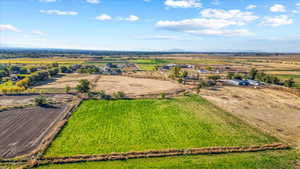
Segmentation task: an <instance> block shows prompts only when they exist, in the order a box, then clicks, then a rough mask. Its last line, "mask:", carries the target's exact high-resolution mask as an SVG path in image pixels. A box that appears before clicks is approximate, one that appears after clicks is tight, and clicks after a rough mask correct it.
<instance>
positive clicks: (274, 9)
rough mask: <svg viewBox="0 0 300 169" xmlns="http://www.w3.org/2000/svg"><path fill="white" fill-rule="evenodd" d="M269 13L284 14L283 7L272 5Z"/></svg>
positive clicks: (284, 9)
mask: <svg viewBox="0 0 300 169" xmlns="http://www.w3.org/2000/svg"><path fill="white" fill-rule="evenodd" d="M270 11H271V12H286V8H285V6H283V5H281V4H274V5H273V6H271V7H270Z"/></svg>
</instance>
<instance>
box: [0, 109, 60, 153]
mask: <svg viewBox="0 0 300 169" xmlns="http://www.w3.org/2000/svg"><path fill="white" fill-rule="evenodd" d="M65 109H66V106H58V107H52V108H42V107H31V108H25V109H15V110H9V111H3V112H0V158H12V157H16V156H20V155H24V154H27V153H30V152H31V151H33V150H34V149H35V148H36V147H37V146H38V145H39V144H40V143H41V141H42V139H43V137H44V136H45V135H46V134H47V133H48V132H49V131H50V130H51V128H52V126H53V125H54V124H55V123H56V122H57V121H58V120H59V119H60V118H61V117H62V115H63V112H64V110H65Z"/></svg>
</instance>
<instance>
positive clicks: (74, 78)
mask: <svg viewBox="0 0 300 169" xmlns="http://www.w3.org/2000/svg"><path fill="white" fill-rule="evenodd" d="M99 76H100V75H90V74H77V73H75V74H67V75H66V76H63V77H60V78H57V79H55V80H54V81H53V82H50V83H48V84H45V85H41V86H37V87H35V88H36V89H49V88H65V87H66V86H70V87H71V88H75V87H76V85H77V84H78V83H79V81H80V80H82V79H87V80H89V81H95V80H97V79H98V78H99Z"/></svg>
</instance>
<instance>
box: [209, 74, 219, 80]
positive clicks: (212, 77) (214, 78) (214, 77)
mask: <svg viewBox="0 0 300 169" xmlns="http://www.w3.org/2000/svg"><path fill="white" fill-rule="evenodd" d="M208 79H210V80H215V81H216V80H220V79H221V76H219V75H213V76H208Z"/></svg>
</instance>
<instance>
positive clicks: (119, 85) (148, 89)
mask: <svg viewBox="0 0 300 169" xmlns="http://www.w3.org/2000/svg"><path fill="white" fill-rule="evenodd" d="M181 89H182V86H181V85H179V84H176V83H173V82H170V81H164V80H155V79H145V78H133V77H126V76H101V78H100V79H99V80H98V81H97V82H96V84H95V87H94V90H95V91H100V90H104V91H105V92H107V93H109V94H112V93H115V92H118V91H122V92H124V93H125V94H126V95H128V96H137V95H144V94H160V93H161V92H166V93H168V92H171V91H176V90H181Z"/></svg>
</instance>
